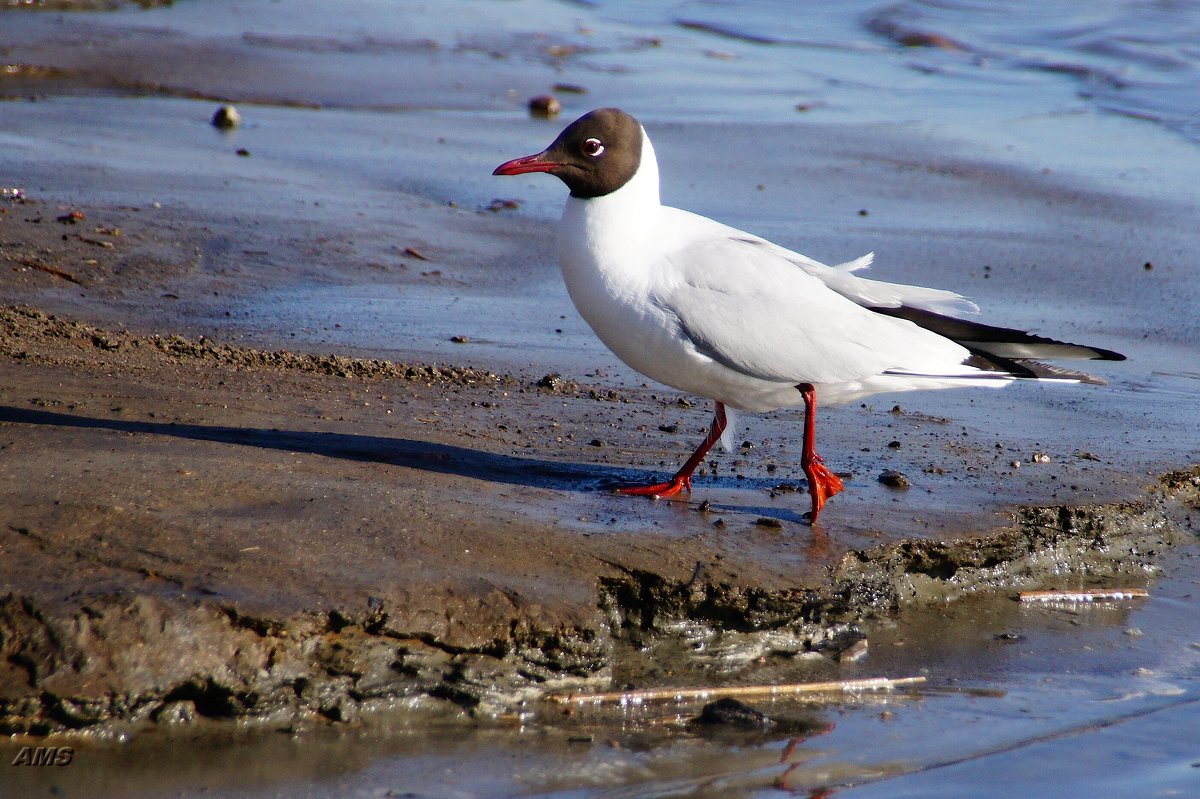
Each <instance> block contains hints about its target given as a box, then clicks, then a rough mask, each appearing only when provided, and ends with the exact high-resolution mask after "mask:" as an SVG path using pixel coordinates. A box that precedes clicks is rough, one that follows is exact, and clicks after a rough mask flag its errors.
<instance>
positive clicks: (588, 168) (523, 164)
mask: <svg viewBox="0 0 1200 799" xmlns="http://www.w3.org/2000/svg"><path fill="white" fill-rule="evenodd" d="M641 162H642V126H641V125H640V124H638V121H637V120H636V119H634V118H633V117H631V116H630V115H629V114H626V113H625V112H624V111H622V110H621V109H619V108H597V109H596V110H595V111H589V112H588V113H586V114H584V115H583V116H581V117H580V118H579V119H577V120H575V121H574V122H572V123H571V124H570V125H567V127H566V128H564V129H563V132H562V133H560V134H558V138H557V139H555V140H554V142H553V143H551V145H550V146H549V147H547V148H546V149H545V150H542V151H541V152H540V153H537V154H536V155H527V156H525V157H524V158H514V159H513V160H512V161H506V162H505V163H503V164H501V165H500V166H498V167H496V170H495V171H494V172H492V174H493V175H521V174H524V173H526V172H549V173H550V174H551V175H554V176H555V177H557V178H558V179H559V180H561V181H562V182H563V183H565V184H567V188H569V189H570V190H571V196H572V197H580V198H585V199H586V198H590V197H603V196H604V195H606V194H611V193H612V192H614V191H616V190H617V189H619V188H621V187H622V186H624V185H625V184H626V183H628V182H629V180H630V179H631V178H632V177H633V176H634V174H636V173H637V170H638V166H639V165H640V164H641Z"/></svg>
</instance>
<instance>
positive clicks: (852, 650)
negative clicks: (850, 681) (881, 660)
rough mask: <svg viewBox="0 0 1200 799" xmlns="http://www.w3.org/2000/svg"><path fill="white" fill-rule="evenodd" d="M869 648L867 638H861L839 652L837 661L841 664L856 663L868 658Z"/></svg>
mask: <svg viewBox="0 0 1200 799" xmlns="http://www.w3.org/2000/svg"><path fill="white" fill-rule="evenodd" d="M869 647H870V644H868V643H867V639H866V638H859V639H858V640H857V641H855V642H854V643H852V644H850V646H848V647H846V648H845V649H843V650H842V651H841V652H839V653H838V656H837V659H838V661H839V662H841V663H855V662H857V661H860V660H862V659H863V658H865V657H866V656H867V649H868V648H869Z"/></svg>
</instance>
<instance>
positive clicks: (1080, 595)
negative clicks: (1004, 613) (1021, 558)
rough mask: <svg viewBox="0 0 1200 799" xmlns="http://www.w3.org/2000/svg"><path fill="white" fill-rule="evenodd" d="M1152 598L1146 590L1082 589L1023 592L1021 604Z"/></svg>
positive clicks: (1020, 598) (1019, 595)
mask: <svg viewBox="0 0 1200 799" xmlns="http://www.w3.org/2000/svg"><path fill="white" fill-rule="evenodd" d="M1148 596H1150V592H1149V591H1147V590H1145V589H1144V588H1081V589H1078V590H1075V591H1022V592H1021V593H1019V594H1017V598H1018V599H1019V600H1020V601H1021V602H1111V601H1113V600H1116V599H1136V598H1141V597H1148Z"/></svg>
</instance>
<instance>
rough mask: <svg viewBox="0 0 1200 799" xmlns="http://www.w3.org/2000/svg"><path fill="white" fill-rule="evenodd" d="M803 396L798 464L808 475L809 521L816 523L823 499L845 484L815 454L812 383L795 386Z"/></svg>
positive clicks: (814, 401)
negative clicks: (810, 508) (802, 432)
mask: <svg viewBox="0 0 1200 799" xmlns="http://www.w3.org/2000/svg"><path fill="white" fill-rule="evenodd" d="M796 388H798V389H799V390H800V395H801V396H802V397H804V451H803V452H802V453H801V455H800V466H801V467H803V469H804V474H805V475H806V476H807V477H808V495H809V496H810V497H812V512H811V513H810V514H809V521H810V522H812V523H816V521H817V515H818V514H820V513H821V508H822V507H824V506H825V501H826V500H827V499H829V498H830V497H832V496H833V495H834V494H836V493H837V492H839V491H841V490H842V489H843V488H845V486H844V485H843V484H842V479H841V478H840V477H838V476H837V475H836V474H834V473H833V472H831V471H829V469H827V468H826V467H825V463H824V462H823V461H822V460H821V456H820V455H818V454H817V451H816V446H815V440H816V437H817V392H816V389H815V388H813V385H812V383H801V384H800V385H798V386H796Z"/></svg>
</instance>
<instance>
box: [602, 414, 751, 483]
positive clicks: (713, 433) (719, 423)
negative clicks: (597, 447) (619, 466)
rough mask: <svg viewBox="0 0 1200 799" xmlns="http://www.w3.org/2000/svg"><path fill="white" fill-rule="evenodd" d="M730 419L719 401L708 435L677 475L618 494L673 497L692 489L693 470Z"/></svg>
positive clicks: (719, 436)
mask: <svg viewBox="0 0 1200 799" xmlns="http://www.w3.org/2000/svg"><path fill="white" fill-rule="evenodd" d="M727 423H728V420H727V419H726V418H725V405H724V404H723V403H720V402H718V403H717V411H716V413H715V414H713V420H712V427H710V428H709V430H708V435H707V436H705V438H704V440H703V441H701V442H700V446H699V447H697V448H696V451H695V452H693V453H692V457H690V458H688V459H687V463H685V464H683V466H681V467H680V468H679V471H677V472H675V476H674V477H672V478H671V479H670V480H668V481H667V482H665V483H654V484H653V485H646V486H629V487H627V488H618V489H617V493H618V494H632V495H636V496H643V497H653V498H655V499H658V498H659V497H673V496H675V495H676V494H678V493H679V492H680V491H685V490H686V491H691V490H692V472H694V471H696V467H697V466H699V465H700V461H702V460H704V456H705V455H707V454H708V451H709V450H710V449H712V446H713V444H716V443H717V442H718V441H720V440H721V434H722V433H724V432H725V425H726V424H727Z"/></svg>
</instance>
